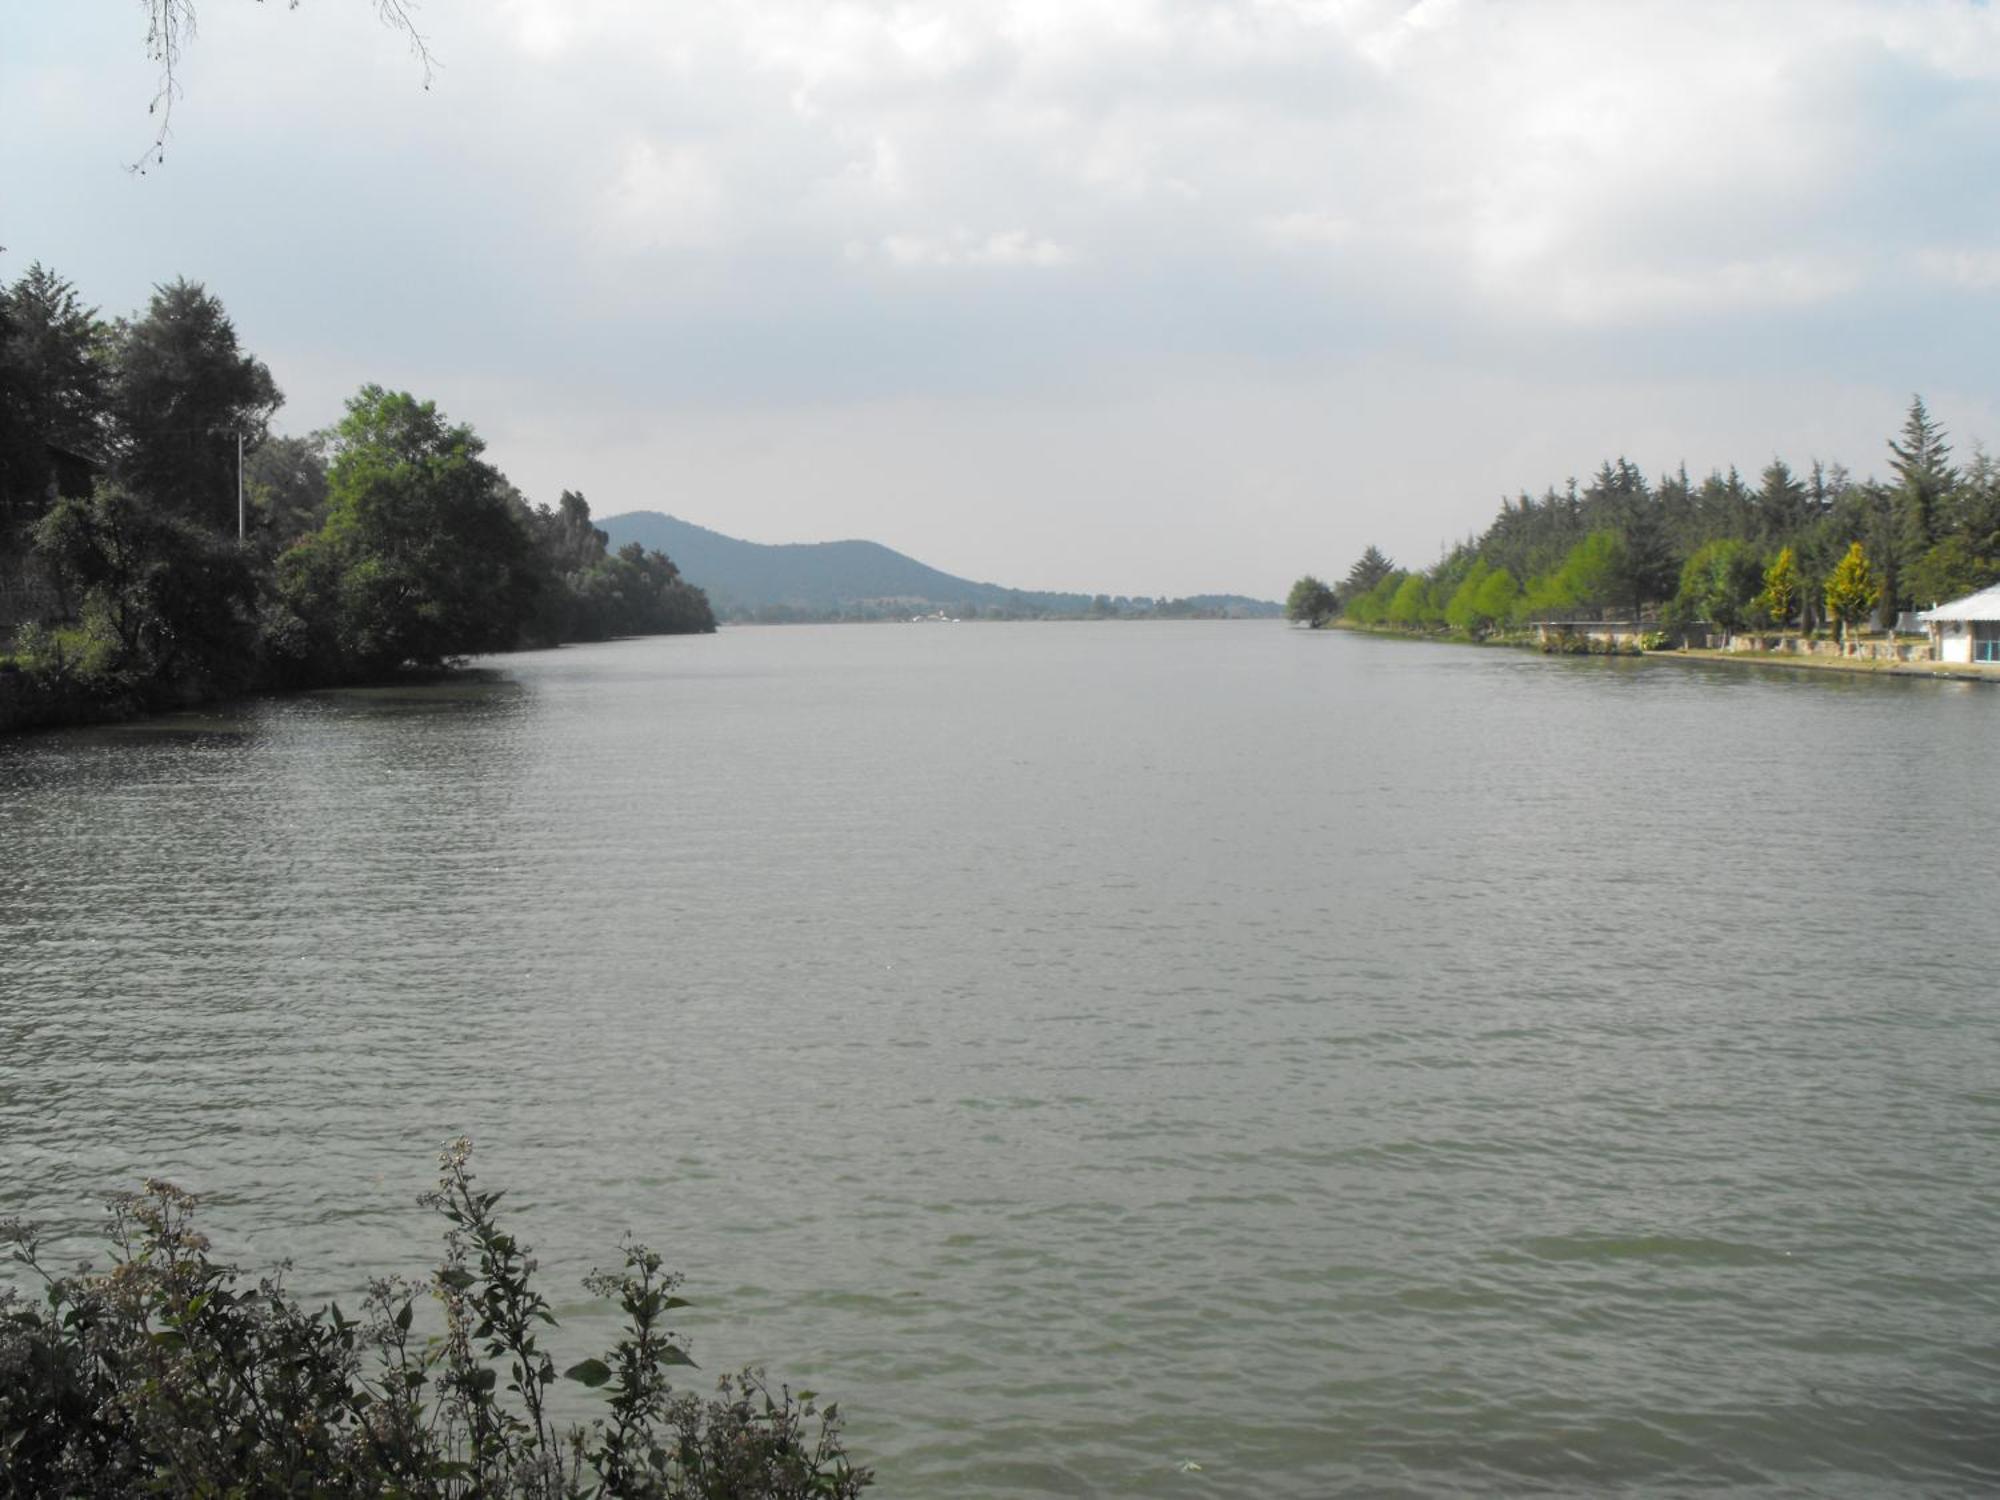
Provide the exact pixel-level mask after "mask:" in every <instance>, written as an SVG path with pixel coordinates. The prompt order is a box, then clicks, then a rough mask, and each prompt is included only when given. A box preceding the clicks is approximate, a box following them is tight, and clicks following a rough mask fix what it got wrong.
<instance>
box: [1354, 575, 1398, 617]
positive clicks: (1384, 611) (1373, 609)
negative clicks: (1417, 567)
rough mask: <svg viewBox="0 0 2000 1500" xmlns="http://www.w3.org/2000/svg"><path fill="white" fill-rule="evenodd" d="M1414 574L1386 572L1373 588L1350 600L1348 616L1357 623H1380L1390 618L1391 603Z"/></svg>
mask: <svg viewBox="0 0 2000 1500" xmlns="http://www.w3.org/2000/svg"><path fill="white" fill-rule="evenodd" d="M1412 576H1414V575H1412V574H1409V573H1404V572H1400V571H1392V572H1388V573H1384V574H1383V575H1382V576H1381V577H1380V578H1378V579H1376V580H1375V584H1374V586H1373V587H1372V588H1369V589H1368V590H1366V591H1365V592H1363V593H1360V594H1357V595H1355V596H1354V597H1353V598H1352V599H1351V600H1349V601H1348V605H1347V618H1348V619H1350V620H1352V621H1354V622H1355V623H1356V624H1357V625H1380V624H1383V623H1385V622H1386V621H1387V620H1388V618H1389V605H1390V604H1391V602H1392V601H1393V600H1394V599H1395V598H1396V596H1397V594H1398V593H1399V592H1400V591H1401V590H1402V587H1403V584H1404V581H1405V580H1407V579H1409V578H1410V577H1412Z"/></svg>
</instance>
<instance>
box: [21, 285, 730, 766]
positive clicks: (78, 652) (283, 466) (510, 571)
mask: <svg viewBox="0 0 2000 1500" xmlns="http://www.w3.org/2000/svg"><path fill="white" fill-rule="evenodd" d="M278 401H279V396H278V390H277V387H276V385H275V384H274V383H273V382H272V380H271V376H270V372H269V371H268V370H266V369H265V367H264V366H263V364H262V363H261V362H259V361H258V360H257V359H255V358H254V357H253V356H251V355H250V354H249V353H248V352H246V351H245V350H243V349H242V348H241V347H240V346H239V344H238V342H237V337H236V332H235V328H234V326H233V325H232V324H231V322H230V320H229V317H228V315H227V313H226V312H225V311H224V310H223V307H222V304H221V303H220V302H219V301H218V300H217V299H216V298H214V297H213V296H211V295H210V294H209V293H208V292H206V291H205V290H203V288H202V287H200V286H199V285H197V284H195V283H192V282H187V281H176V282H173V283H171V284H169V285H166V286H162V287H160V288H158V289H157V290H156V292H155V294H154V296H153V298H152V301H151V303H150V305H149V307H148V309H147V311H146V313H145V314H144V315H143V316H142V317H139V318H137V319H135V320H133V321H131V322H121V323H118V324H116V325H115V326H114V325H107V324H106V323H105V322H104V321H103V320H101V319H100V318H99V317H98V316H97V313H96V311H95V310H94V309H91V308H89V307H87V306H85V305H84V303H83V302H82V300H81V298H80V297H79V296H78V295H77V293H76V291H75V289H74V288H73V287H71V286H70V285H69V283H68V282H66V281H63V280H62V279H61V278H60V277H58V276H56V275H55V274H54V273H52V272H49V271H47V270H45V269H43V268H42V267H41V266H39V265H37V266H32V267H30V268H29V270H28V271H27V273H26V274H24V275H23V276H22V277H21V278H20V279H19V280H17V281H16V282H15V283H14V284H13V285H12V286H10V287H4V288H0V645H5V644H6V643H7V642H8V641H9V640H12V641H13V642H15V643H16V644H17V646H21V647H22V648H23V649H18V650H16V651H15V652H14V656H15V658H16V660H15V661H14V664H13V671H12V672H10V674H9V675H10V677H11V678H13V680H12V681H10V682H9V683H8V685H7V690H6V692H5V694H4V695H0V730H5V729H11V728H18V727H23V726H27V725H43V724H59V723H70V722H77V721H79V720H91V719H100V718H106V717H121V716H124V715H126V714H129V713H133V712H140V711H144V710H146V709H148V708H156V707H161V706H167V705H179V704H184V703H190V702H196V701H200V700H201V699H203V698H210V697H215V696H217V695H220V694H224V693H231V692H238V691H244V690H247V689H254V688H259V687H309V686H319V685H324V684H328V683H335V682H351V681H358V680H365V679H370V678H377V677H381V676H383V675H385V674H390V673H394V672H396V671H399V670H402V669H404V668H406V667H419V668H427V667H431V666H435V665H436V664H437V663H439V662H441V661H445V660H449V659H451V658H453V657H456V656H459V655H463V654H465V653H467V652H471V651H483V650H500V649H507V648H510V647H512V646H515V645H517V644H522V643H535V644H555V643H557V642H559V641H565V640H602V639H604V638H606V637H608V636H612V635H633V634H646V633H653V632H682V631H706V630H713V629H714V628H715V620H714V616H713V615H712V613H711V612H710V610H709V605H708V600H707V598H706V596H705V595H704V594H703V593H702V591H701V590H700V589H698V588H695V587H693V586H692V585H691V584H689V583H688V582H687V580H686V579H684V578H682V577H681V576H680V570H679V569H678V568H676V567H675V566H674V564H673V562H672V561H671V560H670V559H669V558H667V557H666V556H664V555H663V554H661V553H658V552H651V551H646V550H643V549H636V550H635V549H633V548H629V547H628V548H626V549H624V550H622V551H621V552H620V553H619V554H618V555H617V556H615V557H613V556H607V555H606V551H605V541H604V534H603V533H602V532H600V531H598V530H597V529H596V528H595V527H593V526H591V525H590V520H589V507H588V506H587V505H586V504H584V502H583V498H582V496H580V495H573V494H570V493H569V492H565V493H564V495H563V500H562V504H561V507H560V509H559V510H558V511H554V512H552V511H550V510H548V509H547V508H543V509H542V510H540V511H536V510H532V509H530V507H529V506H528V504H527V502H526V501H525V500H524V499H523V498H522V497H521V495H520V494H519V492H518V491H516V490H515V489H514V487H513V486H512V485H510V484H508V483H507V481H506V479H505V478H504V477H503V476H502V475H501V474H500V473H499V472H498V471H497V470H496V469H493V468H492V467H491V466H490V465H488V464H486V463H485V462H484V460H483V459H482V457H481V446H482V445H481V444H480V441H479V439H478V438H477V437H476V436H475V435H474V434H473V433H472V431H471V429H470V428H467V427H453V426H451V425H449V424H447V423H445V422H444V421H443V419H442V418H441V417H439V416H438V415H437V413H436V410H435V408H434V407H431V406H430V405H429V404H428V403H419V402H417V401H416V400H415V398H413V397H410V396H407V395H401V396H392V395H390V394H389V393H387V392H384V391H383V390H381V389H380V388H379V387H369V388H367V389H366V390H364V391H362V392H361V393H360V395H359V396H357V397H356V398H355V400H354V401H353V402H352V403H350V408H349V412H348V419H347V421H346V422H345V423H343V424H342V427H341V428H340V429H339V430H338V431H336V432H334V433H331V434H318V433H316V434H311V435H308V436H305V437H278V436H272V435H270V434H268V433H266V432H265V426H266V423H267V421H268V419H269V417H270V415H271V413H272V412H273V410H274V409H275V408H276V406H277V404H278ZM238 433H241V434H243V435H244V437H245V447H244V450H243V457H244V462H243V481H244V489H245V497H246V499H247V502H248V508H249V512H250V518H251V519H252V521H253V523H254V524H253V527H252V529H251V530H250V532H249V534H248V536H247V538H246V540H247V542H248V546H245V547H239V546H238V545H237V542H236V531H237V507H236V483H237V449H236V436H237V434H238ZM329 445H331V447H332V449H333V462H332V465H331V466H329V463H328V449H329ZM107 475H108V476H109V478H108V479H107V478H106V477H105V476H107ZM30 640H32V641H33V642H34V647H33V649H26V643H27V642H29V641H30Z"/></svg>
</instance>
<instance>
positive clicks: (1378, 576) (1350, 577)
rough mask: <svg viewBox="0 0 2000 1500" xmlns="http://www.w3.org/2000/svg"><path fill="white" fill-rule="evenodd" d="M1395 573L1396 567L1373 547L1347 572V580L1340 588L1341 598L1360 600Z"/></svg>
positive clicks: (1356, 560)
mask: <svg viewBox="0 0 2000 1500" xmlns="http://www.w3.org/2000/svg"><path fill="white" fill-rule="evenodd" d="M1395 571H1396V565H1395V564H1394V563H1392V562H1390V561H1389V559H1388V558H1386V557H1384V556H1383V555H1382V552H1381V550H1380V549H1379V548H1377V547H1373V546H1371V547H1369V549H1368V550H1367V551H1366V552H1364V553H1362V554H1361V556H1360V557H1359V558H1357V559H1355V563H1354V566H1353V567H1351V568H1349V569H1348V570H1347V580H1346V582H1344V583H1343V584H1341V586H1340V597H1341V598H1343V599H1359V598H1360V597H1361V596H1362V595H1363V594H1366V593H1367V592H1369V591H1370V590H1371V589H1373V588H1374V587H1375V586H1376V585H1377V584H1379V583H1381V581H1382V580H1383V579H1385V578H1387V577H1388V576H1389V575H1390V574H1391V573H1393V572H1395Z"/></svg>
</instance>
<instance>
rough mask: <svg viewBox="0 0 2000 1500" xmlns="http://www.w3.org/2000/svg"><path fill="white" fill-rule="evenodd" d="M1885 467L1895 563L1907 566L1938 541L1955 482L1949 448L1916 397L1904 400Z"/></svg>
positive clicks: (1919, 399)
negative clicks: (1890, 476) (1889, 475)
mask: <svg viewBox="0 0 2000 1500" xmlns="http://www.w3.org/2000/svg"><path fill="white" fill-rule="evenodd" d="M1889 468H1890V470H1891V472H1893V473H1894V474H1895V476H1896V495H1895V505H1896V533H1897V534H1896V543H1897V547H1896V551H1897V554H1898V558H1897V560H1898V561H1900V562H1903V563H1911V562H1914V561H1916V559H1918V558H1920V557H1922V556H1923V555H1924V553H1925V552H1926V551H1928V550H1929V548H1930V546H1931V544H1932V543H1933V542H1935V541H1936V540H1937V539H1938V532H1939V529H1940V528H1939V519H1940V515H1941V513H1942V511H1943V510H1944V507H1945V505H1946V502H1947V501H1948V499H1949V497H1950V495H1951V492H1952V489H1953V487H1954V486H1955V485H1956V484H1957V482H1958V476H1957V474H1956V473H1955V472H1954V471H1953V469H1952V467H1951V445H1950V444H1949V443H1947V442H1946V441H1945V432H1944V429H1943V428H1942V427H1940V426H1938V424H1937V423H1936V422H1934V421H1933V420H1932V419H1931V414H1930V412H1929V411H1928V410H1926V409H1925V407H1924V398H1923V397H1922V396H1913V397H1911V398H1910V410H1909V414H1908V415H1907V416H1906V417H1905V418H1904V419H1903V436H1902V440H1901V441H1900V442H1899V441H1897V440H1896V439H1895V438H1891V439H1890V440H1889ZM1891 602H1897V601H1894V600H1892V601H1891Z"/></svg>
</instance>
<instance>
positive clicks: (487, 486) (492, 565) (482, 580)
mask: <svg viewBox="0 0 2000 1500" xmlns="http://www.w3.org/2000/svg"><path fill="white" fill-rule="evenodd" d="M485 446H486V445H485V444H484V443H483V442H482V441H481V440H480V439H479V437H478V436H477V434H475V433H474V432H473V430H472V429H471V428H470V427H467V426H463V425H453V424H452V423H450V422H448V421H447V420H446V419H445V417H444V414H443V413H441V412H440V411H439V410H438V409H437V406H436V404H435V403H433V402H429V401H418V400H417V399H416V397H414V396H412V395H410V394H409V393H408V392H392V391H386V390H384V389H383V388H382V387H381V386H377V385H371V386H366V387H364V388H363V389H362V390H361V392H360V393H359V394H358V395H356V396H355V397H354V398H353V399H352V400H350V401H349V402H348V403H347V416H346V418H345V419H344V420H343V421H342V422H341V424H340V426H339V427H338V428H337V429H336V430H335V433H334V449H335V451H334V459H333V463H332V465H331V466H330V467H329V469H328V471H327V519H326V524H325V525H324V526H323V527H322V528H321V529H320V530H319V532H317V533H316V534H315V535H313V536H311V537H309V538H307V539H306V540H305V541H303V542H301V543H300V544H299V545H298V546H296V547H294V548H292V550H291V551H289V552H287V553H286V554H285V555H284V557H283V558H281V559H280V560H279V580H280V586H281V588H282V590H283V592H284V594H285V597H286V601H287V603H288V604H289V605H290V606H291V608H292V610H293V612H294V613H295V614H296V615H297V616H298V617H299V619H300V620H301V621H302V622H303V623H304V626H305V627H306V630H307V633H308V643H309V648H308V650H305V651H301V652H299V653H297V654H301V655H306V654H309V655H310V656H312V657H316V658H318V661H319V663H320V665H321V668H322V670H324V669H326V665H327V664H328V663H332V664H336V665H337V666H345V667H346V668H347V670H349V671H350V672H351V671H356V670H358V671H359V672H361V673H364V674H376V673H381V672H385V671H393V670H395V669H397V668H399V667H403V666H406V665H414V666H419V667H430V666H436V665H438V664H440V663H442V662H444V661H447V660H449V659H451V658H453V657H459V656H465V655H469V654H471V653H473V652H477V651H494V650H504V649H505V648H507V647H508V646H511V645H513V644H514V642H515V640H516V638H517V637H518V635H519V633H520V630H521V627H522V625H523V623H524V622H525V621H526V620H527V619H528V618H529V613H530V611H531V609H532V608H533V605H534V602H535V597H536V594H537V593H538V591H539V589H540V587H541V585H542V579H543V577H544V568H543V566H542V564H541V562H540V560H539V559H538V558H537V557H536V556H535V554H534V548H533V544H532V542H531V540H530V537H529V534H528V525H527V521H526V519H525V517H524V516H523V514H522V511H521V507H520V506H519V505H518V503H517V502H516V501H515V500H514V498H513V494H512V487H511V486H510V485H508V483H507V481H506V479H505V478H504V477H503V476H502V475H501V474H500V472H499V471H498V470H497V469H495V468H494V467H493V466H492V465H491V464H489V463H487V462H485V461H484V460H483V459H482V458H481V457H480V454H481V453H482V452H483V451H484V450H485Z"/></svg>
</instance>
